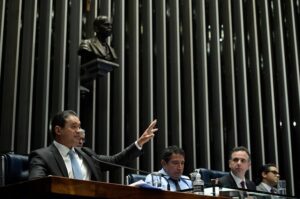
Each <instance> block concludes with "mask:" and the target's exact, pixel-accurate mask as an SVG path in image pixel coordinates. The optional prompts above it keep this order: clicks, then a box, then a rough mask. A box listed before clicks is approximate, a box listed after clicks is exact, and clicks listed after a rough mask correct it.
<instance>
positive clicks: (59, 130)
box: [54, 125, 61, 135]
mask: <svg viewBox="0 0 300 199" xmlns="http://www.w3.org/2000/svg"><path fill="white" fill-rule="evenodd" d="M54 130H55V134H56V135H61V127H60V126H58V125H56V126H55V127H54Z"/></svg>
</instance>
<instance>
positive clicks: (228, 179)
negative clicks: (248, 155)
mask: <svg viewBox="0 0 300 199" xmlns="http://www.w3.org/2000/svg"><path fill="white" fill-rule="evenodd" d="M218 183H219V185H220V186H222V187H226V188H232V189H236V188H238V186H237V184H236V183H235V181H234V178H233V177H232V175H231V173H229V174H228V175H225V176H223V177H221V178H219V180H218ZM246 186H247V189H249V190H256V185H255V183H254V182H252V181H250V180H246Z"/></svg>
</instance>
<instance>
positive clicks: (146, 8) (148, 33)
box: [139, 0, 154, 171]
mask: <svg viewBox="0 0 300 199" xmlns="http://www.w3.org/2000/svg"><path fill="white" fill-rule="evenodd" d="M141 4H142V5H141V6H142V9H140V12H141V13H140V16H141V21H143V25H141V27H142V30H141V33H140V40H142V41H143V42H139V43H140V46H139V48H140V55H141V56H142V57H143V59H141V62H140V80H141V82H140V96H141V97H140V104H141V105H140V131H143V130H144V129H145V128H146V127H147V126H148V124H149V122H150V121H152V120H153V116H154V112H153V101H154V97H153V28H152V25H153V14H152V9H153V8H152V1H148V0H144V1H141ZM143 148H144V152H145V153H147V154H148V155H147V156H142V157H140V161H139V163H140V165H141V166H140V167H141V169H142V170H146V171H151V170H153V167H152V164H151V163H152V162H153V156H154V155H153V142H150V143H149V144H147V145H145V146H144V147H143Z"/></svg>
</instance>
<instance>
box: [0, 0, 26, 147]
mask: <svg viewBox="0 0 300 199" xmlns="http://www.w3.org/2000/svg"><path fill="white" fill-rule="evenodd" d="M21 7H22V2H21V1H18V0H11V1H8V2H7V17H6V19H7V20H6V21H5V23H6V26H5V27H6V28H4V31H6V39H5V40H6V42H5V44H4V45H3V46H4V49H5V52H4V61H3V74H2V76H3V80H2V82H3V83H2V85H1V86H2V100H1V103H2V104H1V110H0V114H1V116H0V118H1V121H0V151H1V150H7V149H9V150H12V151H13V150H14V148H15V124H16V118H15V117H16V103H17V89H18V88H17V87H18V84H17V80H18V63H19V47H20V19H21V13H22V9H21Z"/></svg>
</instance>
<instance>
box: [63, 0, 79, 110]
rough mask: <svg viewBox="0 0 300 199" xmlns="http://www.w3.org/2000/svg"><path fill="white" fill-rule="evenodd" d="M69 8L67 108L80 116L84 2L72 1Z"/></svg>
mask: <svg viewBox="0 0 300 199" xmlns="http://www.w3.org/2000/svg"><path fill="white" fill-rule="evenodd" d="M70 5H71V6H70V8H69V17H68V22H69V27H68V29H69V30H68V39H69V41H70V44H69V48H68V49H67V50H68V52H69V53H68V58H69V59H68V60H69V65H68V66H67V68H68V76H67V81H68V82H67V84H68V87H67V91H66V95H67V96H66V97H67V102H66V106H65V107H66V108H67V109H71V110H74V111H76V112H77V113H78V114H79V115H80V108H79V106H80V100H79V97H80V76H79V75H78V74H80V59H79V56H78V54H77V51H78V46H79V43H80V41H81V34H82V31H81V27H82V25H81V23H82V1H77V0H70Z"/></svg>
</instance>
